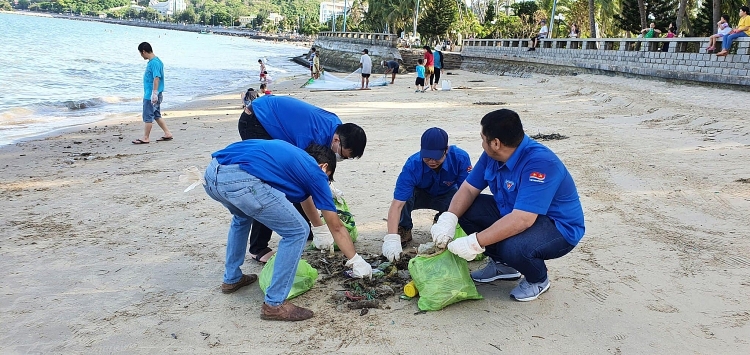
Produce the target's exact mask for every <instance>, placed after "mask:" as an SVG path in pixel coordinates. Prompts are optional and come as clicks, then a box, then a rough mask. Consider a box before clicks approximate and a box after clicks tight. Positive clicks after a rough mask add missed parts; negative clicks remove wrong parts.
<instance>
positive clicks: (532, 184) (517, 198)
mask: <svg viewBox="0 0 750 355" xmlns="http://www.w3.org/2000/svg"><path fill="white" fill-rule="evenodd" d="M481 126H482V130H481V137H482V148H483V149H484V153H483V154H482V156H481V157H480V158H479V161H478V162H477V163H476V164H475V165H474V168H473V169H472V171H471V173H469V176H468V177H467V178H466V182H465V183H464V184H463V185H461V187H460V188H459V189H458V192H456V194H455V196H453V200H451V204H450V207H449V208H448V211H447V212H445V213H443V214H442V215H441V216H440V218H439V219H438V221H437V223H435V224H434V225H433V226H432V229H431V233H432V239H433V241H435V243H436V244H437V245H438V246H439V247H440V246H445V245H446V244H447V246H448V250H450V251H451V252H452V253H454V254H456V255H458V256H460V257H462V258H464V259H466V260H474V258H475V257H476V256H477V255H478V254H479V253H485V255H487V256H489V257H490V258H491V260H490V262H489V263H488V264H487V266H486V267H485V268H484V269H481V270H478V271H474V272H472V273H471V277H472V278H473V279H474V280H475V281H477V282H491V281H494V280H498V279H517V278H518V277H520V276H521V274H523V276H524V278H523V279H522V280H521V282H520V283H519V284H518V286H516V288H514V289H513V290H512V291H511V292H510V296H511V297H512V298H514V299H516V300H518V301H531V300H535V299H536V298H537V297H539V295H540V294H542V293H543V292H545V291H547V289H549V286H550V281H549V277H548V276H547V267H546V265H545V262H544V261H545V260H549V259H555V258H559V257H561V256H563V255H565V254H567V253H568V252H570V251H571V250H572V249H573V248H574V247H575V246H576V245H577V244H578V242H579V241H580V240H581V238H582V237H583V234H584V218H583V209H582V208H581V203H580V201H579V198H578V191H577V190H576V186H575V183H574V182H573V178H572V177H571V175H570V173H569V172H568V170H567V168H566V167H565V165H563V163H562V162H561V161H560V159H559V158H558V157H557V156H556V155H555V153H553V152H552V151H551V150H550V149H549V148H547V147H545V146H543V145H541V144H539V143H537V142H536V141H534V140H532V139H531V138H529V137H528V136H526V135H525V134H524V131H523V126H522V124H521V119H520V118H519V117H518V114H517V113H515V112H513V111H511V110H505V109H504V110H498V111H494V112H490V113H488V114H487V115H485V116H484V117H483V118H482V121H481ZM486 187H489V188H490V191H491V192H492V195H486V194H480V192H482V190H484V189H485V188H486ZM456 223H459V224H460V225H461V227H462V228H463V229H464V231H465V232H466V233H468V234H469V235H468V236H467V237H465V238H458V239H456V240H453V235H454V232H455V228H456Z"/></svg>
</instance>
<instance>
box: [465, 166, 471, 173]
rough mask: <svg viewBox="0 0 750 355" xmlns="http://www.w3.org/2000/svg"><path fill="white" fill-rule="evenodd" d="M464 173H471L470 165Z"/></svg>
mask: <svg viewBox="0 0 750 355" xmlns="http://www.w3.org/2000/svg"><path fill="white" fill-rule="evenodd" d="M466 172H467V173H470V172H471V165H469V167H468V168H466Z"/></svg>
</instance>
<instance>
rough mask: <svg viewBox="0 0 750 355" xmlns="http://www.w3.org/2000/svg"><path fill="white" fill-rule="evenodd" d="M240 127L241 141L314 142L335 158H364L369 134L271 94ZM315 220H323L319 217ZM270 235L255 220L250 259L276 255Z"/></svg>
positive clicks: (250, 109) (319, 110)
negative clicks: (278, 140)
mask: <svg viewBox="0 0 750 355" xmlns="http://www.w3.org/2000/svg"><path fill="white" fill-rule="evenodd" d="M238 129H239V132H240V137H241V138H242V140H249V139H280V140H283V141H286V142H288V143H291V144H293V145H294V146H296V147H298V148H300V149H305V148H307V147H308V146H309V145H310V144H312V143H315V144H318V145H322V146H325V147H330V150H331V151H332V152H333V153H334V156H335V157H336V161H342V160H344V159H354V158H360V157H362V154H364V151H365V146H366V145H367V136H366V135H365V131H364V130H363V129H362V128H361V127H359V126H357V125H356V124H354V123H344V124H342V123H341V120H340V119H339V117H338V116H336V114H334V113H332V112H328V111H326V110H323V109H322V108H319V107H316V106H313V105H310V104H308V103H306V102H304V101H302V100H299V99H295V98H293V97H289V96H273V95H268V96H261V97H259V98H257V99H255V100H254V101H253V104H252V105H251V106H250V107H246V108H245V110H244V111H243V112H242V115H241V116H240V120H239V123H238ZM295 207H297V209H298V211H299V213H300V215H302V216H303V217H304V218H307V217H306V215H305V214H304V212H303V211H302V206H301V205H300V204H295ZM316 219H317V220H320V217H316ZM314 222H315V223H317V221H314ZM315 223H314V224H315ZM271 234H272V232H271V229H269V228H268V227H267V226H265V225H263V224H262V223H261V222H258V221H255V222H253V227H252V229H251V231H250V248H249V252H250V257H251V258H253V259H254V260H256V261H258V262H261V263H265V262H266V261H268V259H270V258H271V256H273V251H272V250H271V249H270V248H269V247H268V242H269V241H270V240H271ZM313 234H314V231H313Z"/></svg>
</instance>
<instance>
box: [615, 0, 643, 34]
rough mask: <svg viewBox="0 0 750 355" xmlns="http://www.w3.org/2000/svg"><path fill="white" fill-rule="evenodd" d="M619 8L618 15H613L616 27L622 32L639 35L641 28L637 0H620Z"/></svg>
mask: <svg viewBox="0 0 750 355" xmlns="http://www.w3.org/2000/svg"><path fill="white" fill-rule="evenodd" d="M620 8H621V11H620V13H619V14H616V15H615V21H616V23H617V26H618V27H619V28H620V29H622V30H623V31H628V32H631V33H640V32H641V30H642V29H643V27H641V14H640V12H639V11H638V0H621V2H620Z"/></svg>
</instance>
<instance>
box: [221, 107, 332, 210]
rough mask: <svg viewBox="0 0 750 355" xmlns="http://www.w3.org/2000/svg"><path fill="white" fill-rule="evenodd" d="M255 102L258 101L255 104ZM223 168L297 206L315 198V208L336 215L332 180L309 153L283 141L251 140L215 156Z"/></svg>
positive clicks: (233, 145)
mask: <svg viewBox="0 0 750 355" xmlns="http://www.w3.org/2000/svg"><path fill="white" fill-rule="evenodd" d="M253 102H255V101H253ZM211 157H213V158H216V160H217V161H218V162H219V164H221V165H232V164H239V165H240V168H241V169H242V170H244V171H247V172H248V173H249V174H250V175H253V176H255V177H257V178H258V179H260V180H261V181H263V182H265V183H266V184H268V185H271V187H273V188H274V189H276V190H279V191H281V192H282V193H284V195H286V198H287V199H288V200H289V201H291V202H295V203H299V202H302V201H304V200H306V199H307V198H308V197H309V196H312V199H313V202H315V207H317V208H318V209H320V210H326V211H336V206H335V205H334V204H333V195H331V188H330V187H328V176H326V174H325V173H324V172H323V170H321V169H320V167H319V166H318V163H317V162H316V161H315V159H314V158H313V157H311V156H310V155H309V154H307V152H305V151H304V150H302V149H299V148H297V147H295V146H293V145H291V144H289V143H287V142H284V141H280V140H262V139H248V140H245V141H242V142H237V143H232V144H230V145H229V146H227V147H226V148H224V149H222V150H220V151H218V152H215V153H213V154H211Z"/></svg>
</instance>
